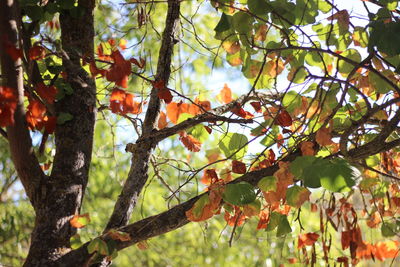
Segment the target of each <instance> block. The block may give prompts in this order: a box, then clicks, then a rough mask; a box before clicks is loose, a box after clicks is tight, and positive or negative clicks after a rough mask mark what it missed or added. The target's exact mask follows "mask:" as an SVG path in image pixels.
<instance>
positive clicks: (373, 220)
mask: <svg viewBox="0 0 400 267" xmlns="http://www.w3.org/2000/svg"><path fill="white" fill-rule="evenodd" d="M381 222H382V219H381V215H380V214H379V212H378V211H375V212H374V213H372V214H371V217H370V218H369V219H368V221H367V225H368V227H370V228H376V227H378V226H379V224H380V223H381Z"/></svg>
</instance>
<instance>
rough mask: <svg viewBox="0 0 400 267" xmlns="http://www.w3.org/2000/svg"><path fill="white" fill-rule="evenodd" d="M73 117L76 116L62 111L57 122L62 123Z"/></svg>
mask: <svg viewBox="0 0 400 267" xmlns="http://www.w3.org/2000/svg"><path fill="white" fill-rule="evenodd" d="M73 118H74V116H72V114H71V113H66V112H61V113H60V114H58V116H57V124H58V125H62V124H64V123H66V122H67V121H70V120H72V119H73Z"/></svg>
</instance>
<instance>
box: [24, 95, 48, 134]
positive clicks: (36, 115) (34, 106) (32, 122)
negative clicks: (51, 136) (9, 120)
mask: <svg viewBox="0 0 400 267" xmlns="http://www.w3.org/2000/svg"><path fill="white" fill-rule="evenodd" d="M45 117H46V107H45V106H44V105H43V104H42V103H41V102H39V101H37V100H30V101H29V105H28V107H27V112H26V121H27V122H28V126H29V128H30V129H31V130H33V129H37V130H40V129H42V128H43V126H44V123H45Z"/></svg>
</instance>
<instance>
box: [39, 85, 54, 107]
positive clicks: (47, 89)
mask: <svg viewBox="0 0 400 267" xmlns="http://www.w3.org/2000/svg"><path fill="white" fill-rule="evenodd" d="M35 90H36V92H37V93H38V95H39V96H40V97H41V98H42V99H44V100H46V101H47V102H49V103H50V104H53V103H54V100H55V99H56V95H57V88H56V87H55V86H46V85H45V84H44V83H42V82H40V83H38V84H36V88H35Z"/></svg>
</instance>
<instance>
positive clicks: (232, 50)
mask: <svg viewBox="0 0 400 267" xmlns="http://www.w3.org/2000/svg"><path fill="white" fill-rule="evenodd" d="M222 47H223V48H224V49H225V51H226V52H227V53H228V54H236V53H237V52H239V51H240V43H239V42H238V41H236V42H232V41H224V42H223V43H222Z"/></svg>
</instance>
